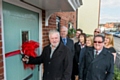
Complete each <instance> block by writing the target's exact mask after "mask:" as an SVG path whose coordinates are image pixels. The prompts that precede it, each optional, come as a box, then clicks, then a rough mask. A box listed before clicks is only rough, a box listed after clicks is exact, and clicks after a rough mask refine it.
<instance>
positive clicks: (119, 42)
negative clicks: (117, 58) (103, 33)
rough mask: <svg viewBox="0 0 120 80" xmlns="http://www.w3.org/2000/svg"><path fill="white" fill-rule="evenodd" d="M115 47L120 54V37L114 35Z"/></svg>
mask: <svg viewBox="0 0 120 80" xmlns="http://www.w3.org/2000/svg"><path fill="white" fill-rule="evenodd" d="M114 47H115V49H116V51H117V53H118V54H120V38H118V37H114Z"/></svg>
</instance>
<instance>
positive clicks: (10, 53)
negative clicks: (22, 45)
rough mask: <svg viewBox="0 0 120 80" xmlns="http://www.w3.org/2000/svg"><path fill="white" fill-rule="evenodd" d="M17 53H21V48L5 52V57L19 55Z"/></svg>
mask: <svg viewBox="0 0 120 80" xmlns="http://www.w3.org/2000/svg"><path fill="white" fill-rule="evenodd" d="M17 54H20V50H16V51H12V52H8V53H6V54H5V57H6V58H7V57H10V56H14V55H17Z"/></svg>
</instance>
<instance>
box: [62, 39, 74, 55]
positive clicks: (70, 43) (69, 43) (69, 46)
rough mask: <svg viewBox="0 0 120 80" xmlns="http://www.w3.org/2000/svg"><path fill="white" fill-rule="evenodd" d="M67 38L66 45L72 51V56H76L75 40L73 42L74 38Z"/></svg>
mask: <svg viewBox="0 0 120 80" xmlns="http://www.w3.org/2000/svg"><path fill="white" fill-rule="evenodd" d="M66 39H67V43H66V46H67V47H68V49H69V50H70V51H71V54H72V56H74V54H75V49H74V42H73V40H72V39H70V38H66ZM61 42H62V43H63V41H62V38H61Z"/></svg>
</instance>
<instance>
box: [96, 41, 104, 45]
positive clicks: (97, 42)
mask: <svg viewBox="0 0 120 80" xmlns="http://www.w3.org/2000/svg"><path fill="white" fill-rule="evenodd" d="M94 43H99V44H100V43H103V41H94Z"/></svg>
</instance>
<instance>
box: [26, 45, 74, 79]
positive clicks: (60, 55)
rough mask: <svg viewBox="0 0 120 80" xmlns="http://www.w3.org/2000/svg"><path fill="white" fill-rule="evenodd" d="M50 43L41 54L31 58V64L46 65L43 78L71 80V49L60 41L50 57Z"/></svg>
mask: <svg viewBox="0 0 120 80" xmlns="http://www.w3.org/2000/svg"><path fill="white" fill-rule="evenodd" d="M50 53H51V48H50V45H48V46H46V47H45V48H44V49H43V52H42V54H41V56H39V57H36V58H33V57H30V58H29V62H28V63H29V64H41V63H43V65H44V73H43V80H70V78H71V72H72V59H71V55H70V53H71V52H70V51H69V49H68V48H67V47H66V46H64V45H63V43H60V44H59V46H58V47H57V48H56V50H55V51H54V52H53V55H52V58H50Z"/></svg>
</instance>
